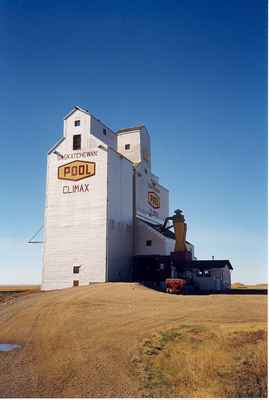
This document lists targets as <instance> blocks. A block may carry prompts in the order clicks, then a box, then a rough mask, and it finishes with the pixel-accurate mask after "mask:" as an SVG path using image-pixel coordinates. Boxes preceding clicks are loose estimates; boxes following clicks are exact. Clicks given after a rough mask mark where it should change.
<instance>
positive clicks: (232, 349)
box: [0, 283, 267, 398]
mask: <svg viewBox="0 0 269 400" xmlns="http://www.w3.org/2000/svg"><path fill="white" fill-rule="evenodd" d="M266 304H267V302H266V296H265V295H247V294H235V295H227V294H226V295H210V296H173V295H168V294H165V293H161V292H156V291H154V290H151V289H146V288H145V287H143V286H141V285H138V284H127V283H125V284H124V283H111V284H109V283H108V284H98V285H90V286H86V287H78V288H71V289H66V290H59V291H52V292H45V293H44V292H40V293H38V292H36V293H30V294H28V293H27V292H25V294H24V293H23V292H22V294H19V295H18V296H17V297H16V299H15V302H14V303H12V304H0V342H1V343H18V344H20V345H21V348H20V349H17V350H14V351H10V352H6V353H4V352H0V397H3V398H18V397H20V398H21V397H27V398H33V397H57V398H62V397H69V398H70V397H71V398H73V397H143V396H145V395H146V394H147V393H153V394H157V393H159V391H161V392H162V393H164V394H165V395H167V393H170V396H171V395H172V396H173V395H174V396H176V395H177V396H180V395H182V394H184V393H185V389H186V390H189V385H193V389H192V390H193V392H195V393H196V395H197V397H198V396H201V397H203V396H205V395H208V394H209V393H211V394H213V393H216V394H217V395H218V396H221V394H222V393H224V390H225V391H226V392H227V393H228V390H230V388H231V387H233V388H237V390H238V393H239V394H244V393H245V392H244V390H245V387H246V386H247V381H248V380H249V381H250V385H251V388H250V389H251V390H252V387H254V388H255V385H254V383H253V382H257V381H258V387H259V388H260V387H261V386H262V385H261V384H260V383H259V379H260V377H263V372H260V371H263V370H264V369H263V366H262V365H263V364H262V363H260V361H259V360H260V359H261V356H260V353H261V352H262V351H263V348H262V344H263V343H264V333H263V331H264V329H265V324H266ZM242 332H244V333H242ZM249 332H254V333H249ZM152 335H154V336H152ZM244 335H245V336H244ZM143 340H147V341H148V342H147V343H148V344H147V343H146V344H145V346H143V349H144V350H147V351H148V352H149V354H146V353H145V354H144V351H142V355H143V359H142V360H141V359H139V357H140V356H141V354H140V353H139V348H140V346H141V343H142V342H143ZM151 343H153V346H151ZM155 345H157V346H159V347H160V348H159V349H158V348H155ZM260 347H261V348H260ZM238 349H239V350H240V351H239V350H238ZM256 349H257V351H256ZM151 353H152V354H151ZM237 354H238V355H240V357H241V356H242V358H239V359H237V358H236V355H237ZM138 355H139V357H138ZM244 355H246V358H244V357H243V356H244ZM134 356H136V357H138V359H137V360H136V362H135V361H134ZM263 359H264V358H263ZM264 364H265V359H264ZM195 368H196V369H195ZM235 368H238V371H239V372H240V371H245V372H240V374H239V375H238V376H240V382H241V381H242V382H246V384H243V388H241V387H240V382H238V381H235V382H234V381H233V379H237V376H236V375H235V374H231V373H230V372H229V371H232V370H233V371H237V370H236V369H235ZM178 371H180V373H179V372H178ZM215 371H218V374H217V372H215ZM225 373H227V374H228V373H230V375H227V376H228V378H227V376H226V375H225V376H221V374H225ZM203 380H205V384H204V383H203ZM228 381H230V382H232V383H231V385H230V386H227V385H226V384H225V382H228ZM154 382H155V383H154ZM171 382H172V383H171ZM262 382H264V381H262ZM171 385H173V386H171ZM222 385H223V386H222ZM243 389H244V390H243ZM180 390H181V391H180ZM262 390H263V389H261V392H262ZM226 392H225V393H226ZM188 393H190V391H189V392H188ZM233 393H235V391H233ZM255 393H256V389H255Z"/></svg>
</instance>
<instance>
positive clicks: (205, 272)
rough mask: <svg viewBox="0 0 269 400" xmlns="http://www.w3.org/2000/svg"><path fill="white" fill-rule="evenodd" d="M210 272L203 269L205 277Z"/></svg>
mask: <svg viewBox="0 0 269 400" xmlns="http://www.w3.org/2000/svg"><path fill="white" fill-rule="evenodd" d="M210 275H211V274H210V271H208V270H206V269H205V270H204V276H207V277H209V276H210Z"/></svg>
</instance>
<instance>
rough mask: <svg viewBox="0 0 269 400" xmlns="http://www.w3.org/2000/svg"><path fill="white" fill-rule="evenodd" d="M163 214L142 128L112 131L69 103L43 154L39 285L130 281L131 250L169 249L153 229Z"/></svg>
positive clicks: (169, 241)
mask: <svg viewBox="0 0 269 400" xmlns="http://www.w3.org/2000/svg"><path fill="white" fill-rule="evenodd" d="M168 215H169V191H168V189H167V188H165V187H164V186H162V185H161V184H160V182H159V178H158V177H157V176H156V175H154V174H153V173H152V171H151V148H150V136H149V133H148V131H147V129H146V127H145V126H144V125H140V126H136V127H132V128H125V129H120V130H118V131H117V132H113V131H112V130H111V129H110V128H108V127H107V126H106V125H105V124H103V123H102V122H101V121H100V120H98V119H96V118H95V117H94V116H93V115H91V114H90V113H89V112H88V111H87V110H85V109H82V108H81V107H74V108H73V109H72V110H71V111H70V113H69V114H67V115H66V117H65V118H64V131H63V137H62V138H61V139H60V140H59V141H58V142H57V143H56V145H55V146H54V147H53V148H52V149H51V150H50V151H49V153H48V161H47V181H46V203H45V216H44V253H43V274H42V290H52V289H61V288H67V287H71V286H76V285H88V284H89V283H92V282H107V281H128V280H130V279H131V272H132V271H131V268H132V257H133V256H134V255H140V254H161V255H169V254H170V252H171V251H173V248H174V240H173V238H171V237H167V236H165V235H163V234H161V233H160V232H158V231H157V230H156V229H154V225H157V224H161V223H163V222H164V219H165V218H166V217H167V216H168ZM188 246H189V250H190V251H192V252H193V246H192V245H191V244H188Z"/></svg>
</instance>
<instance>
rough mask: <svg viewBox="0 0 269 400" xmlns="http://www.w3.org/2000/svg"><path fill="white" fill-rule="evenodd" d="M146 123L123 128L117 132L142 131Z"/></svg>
mask: <svg viewBox="0 0 269 400" xmlns="http://www.w3.org/2000/svg"><path fill="white" fill-rule="evenodd" d="M144 127H145V125H143V124H142V125H137V126H133V127H132V128H121V129H119V130H117V132H116V133H117V134H121V133H126V132H132V131H140V130H141V129H142V128H144Z"/></svg>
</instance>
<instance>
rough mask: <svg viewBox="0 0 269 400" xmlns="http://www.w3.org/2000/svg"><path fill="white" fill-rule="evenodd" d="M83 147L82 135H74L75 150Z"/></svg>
mask: <svg viewBox="0 0 269 400" xmlns="http://www.w3.org/2000/svg"><path fill="white" fill-rule="evenodd" d="M80 149H81V135H74V136H73V150H80Z"/></svg>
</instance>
